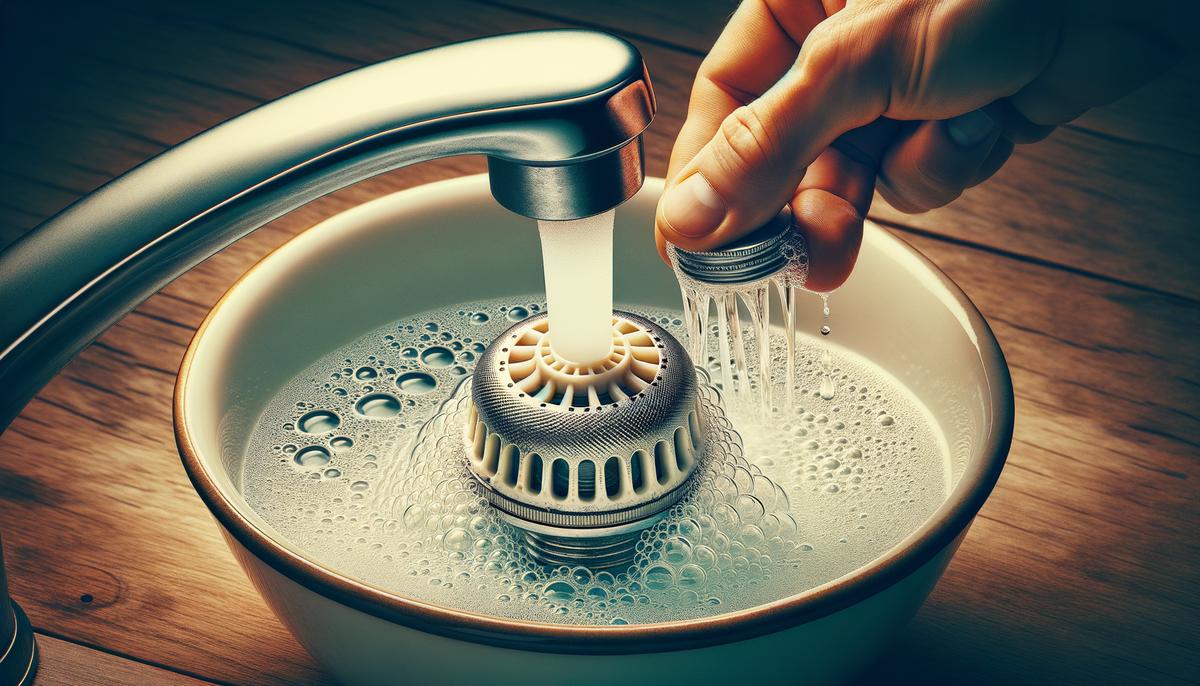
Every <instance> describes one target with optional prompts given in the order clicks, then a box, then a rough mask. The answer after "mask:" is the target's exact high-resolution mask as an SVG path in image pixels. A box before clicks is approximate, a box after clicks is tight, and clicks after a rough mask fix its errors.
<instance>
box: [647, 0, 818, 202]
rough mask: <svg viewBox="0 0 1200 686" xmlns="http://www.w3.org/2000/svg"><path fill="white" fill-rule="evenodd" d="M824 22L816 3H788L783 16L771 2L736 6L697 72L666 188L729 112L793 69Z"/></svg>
mask: <svg viewBox="0 0 1200 686" xmlns="http://www.w3.org/2000/svg"><path fill="white" fill-rule="evenodd" d="M826 17H827V13H826V11H825V8H824V7H823V6H822V4H821V2H820V1H819V0H802V1H801V2H796V3H792V4H791V5H790V6H789V7H788V9H787V11H786V12H784V11H777V10H776V9H775V8H774V7H773V5H772V3H771V2H769V0H745V2H743V3H742V4H741V5H739V6H738V8H737V11H736V12H734V14H733V16H732V17H731V18H730V20H729V23H728V24H727V25H726V26H725V29H724V30H722V31H721V35H720V36H719V37H718V38H717V42H716V43H715V44H714V45H713V47H712V50H710V51H709V53H708V56H707V57H705V58H704V62H702V63H701V64H700V69H699V71H698V72H697V73H696V82H695V84H693V86H692V95H691V98H690V99H689V101H688V116H687V120H686V121H685V122H684V123H683V127H682V128H681V129H680V131H679V136H678V137H677V138H676V139H675V147H674V148H673V149H672V150H671V162H670V165H669V167H668V171H667V183H668V185H670V184H671V183H672V182H673V181H674V177H675V175H676V174H677V173H678V171H679V170H680V169H681V168H682V167H683V166H684V165H686V164H687V163H688V161H690V160H691V159H692V158H693V157H695V155H696V153H697V152H699V150H700V148H702V147H704V144H705V143H707V142H708V141H709V140H710V139H711V138H712V137H713V136H714V135H715V134H716V133H717V130H718V129H719V128H720V126H721V122H722V121H724V119H725V118H726V117H727V116H729V114H730V113H731V112H733V111H734V110H736V109H737V108H738V107H741V106H742V105H746V104H748V103H750V102H751V101H753V100H755V99H756V98H758V97H759V96H761V95H762V94H763V93H765V92H767V89H769V88H770V87H771V86H773V85H775V82H776V81H778V80H779V79H780V78H781V77H782V76H783V75H784V74H786V73H787V71H788V70H789V69H791V67H792V66H793V64H794V63H795V61H796V57H797V56H798V55H799V54H800V45H801V44H802V43H803V42H804V39H805V38H806V37H807V36H808V34H809V32H810V31H812V28H813V27H814V26H816V25H817V24H819V23H821V21H823V20H824V19H825V18H826Z"/></svg>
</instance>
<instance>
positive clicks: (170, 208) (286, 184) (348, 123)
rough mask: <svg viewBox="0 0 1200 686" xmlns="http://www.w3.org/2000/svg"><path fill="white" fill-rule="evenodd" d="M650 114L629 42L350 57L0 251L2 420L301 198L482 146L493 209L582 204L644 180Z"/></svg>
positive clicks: (486, 42)
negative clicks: (114, 328)
mask: <svg viewBox="0 0 1200 686" xmlns="http://www.w3.org/2000/svg"><path fill="white" fill-rule="evenodd" d="M653 115H654V96H653V92H652V90H651V87H650V80H649V77H648V75H647V73H646V68H645V65H644V64H643V62H642V58H641V55H640V54H639V53H638V51H637V49H636V48H634V47H633V46H632V45H630V44H629V43H628V42H626V41H624V40H621V39H619V38H616V37H614V36H610V35H607V34H604V33H599V32H596V31H584V30H557V31H531V32H526V33H518V34H509V35H502V36H493V37H490V38H481V39H478V40H473V41H467V42H463V43H456V44H454V45H448V46H444V47H439V48H433V49H430V50H425V51H423V52H419V53H414V54H411V55H406V56H403V57H398V58H395V59H392V60H389V61H387V62H382V63H379V64H376V65H372V66H368V67H363V68H361V69H357V70H355V71H352V72H348V73H346V74H343V75H341V76H337V77H334V78H332V79H329V80H327V81H324V82H321V83H318V84H316V85H313V86H310V87H308V88H305V89H303V90H301V91H298V92H296V93H293V94H291V95H288V96H286V97H283V98H281V99H279V100H276V101H274V102H272V103H269V104H266V105H263V106H262V107H259V108H257V109H255V110H252V111H250V112H248V113H246V114H243V115H241V116H239V117H236V118H234V119H231V120H230V121H228V122H226V123H224V124H222V125H220V126H218V127H216V128H214V129H211V130H210V131H207V132H205V133H202V134H200V135H198V136H196V137H194V138H192V139H190V140H188V141H186V142H184V143H182V144H180V145H178V146H176V147H174V148H172V149H170V150H168V151H166V152H164V153H163V154H161V155H159V156H158V157H156V158H154V159H152V160H150V161H148V162H146V163H144V164H142V165H141V166H139V167H137V168H135V169H134V170H132V171H130V172H128V173H126V174H125V175H124V176H121V177H120V178H117V179H115V180H114V181H112V182H110V183H108V184H107V185H105V186H104V187H102V188H100V189H99V190H97V191H96V192H94V193H92V194H90V195H88V196H87V197H85V198H83V199H81V200H80V201H78V202H76V203H75V204H74V205H72V206H70V207H68V208H67V209H66V210H63V211H62V212H61V213H59V214H58V215H56V216H55V217H53V218H51V219H49V220H48V221H46V222H45V223H44V224H42V225H41V226H39V227H38V228H36V229H34V230H33V231H31V232H30V233H29V234H27V235H26V236H24V237H23V238H21V239H20V240H18V241H17V242H16V243H14V244H13V245H11V246H10V247H9V248H8V249H7V250H5V251H4V252H3V253H0V431H2V430H3V429H4V428H5V427H7V426H8V424H9V422H10V421H11V420H12V418H13V417H15V416H16V415H17V413H18V412H20V410H21V408H22V407H24V405H25V403H26V402H28V400H29V399H30V398H31V397H32V396H33V394H34V393H36V392H37V390H38V389H39V388H40V387H41V386H42V385H43V384H45V383H46V382H47V381H48V380H49V379H50V378H51V377H52V376H53V375H54V373H55V372H57V370H58V369H59V368H60V367H62V365H63V364H65V363H66V362H67V361H68V360H69V359H70V358H71V357H73V356H74V355H75V354H76V353H77V352H78V351H79V350H80V349H81V348H83V347H84V346H85V345H87V344H88V343H89V342H90V341H91V340H92V339H94V338H95V337H96V336H98V335H99V334H100V333H101V332H103V331H104V329H106V328H108V327H109V326H110V325H112V324H113V323H114V322H115V321H116V320H117V319H119V318H120V317H121V316H123V315H124V314H125V313H126V312H128V311H129V310H130V309H132V308H133V307H135V306H137V305H138V304H139V303H140V302H142V301H143V300H145V299H146V298H147V297H149V296H150V295H151V294H153V293H154V292H155V291H157V290H158V289H160V288H161V287H163V286H164V285H166V284H167V283H168V282H170V281H171V280H172V279H174V278H175V277H177V276H178V275H180V274H182V273H183V272H185V271H187V270H188V269H190V268H191V267H192V266H194V265H195V264H197V263H198V262H200V261H202V260H203V259H205V258H207V257H208V256H209V255H212V254H213V253H215V252H217V251H218V250H220V249H221V248H223V247H225V246H226V245H228V244H230V243H232V242H233V241H235V240H237V239H238V238H241V237H242V236H244V235H245V234H247V233H249V232H250V231H253V230H254V229H256V228H258V227H259V226H261V225H263V224H265V223H266V222H268V221H270V220H272V219H274V218H276V217H279V216H281V215H283V214H285V213H287V212H289V211H291V210H292V209H294V208H296V207H299V206H300V205H303V204H305V203H307V202H309V201H311V200H313V199H315V198H318V197H320V196H322V195H325V194H327V193H330V192H332V191H334V190H337V189H339V188H343V187H345V186H348V185H350V184H352V183H355V182H357V181H360V180H362V179H366V178H369V177H371V176H374V175H377V174H380V173H383V172H386V171H389V170H393V169H396V168H399V167H403V166H405V165H409V164H413V163H416V162H421V161H425V160H430V159H434V158H439V157H446V156H451V155H460V154H483V155H486V156H487V158H488V163H489V170H490V174H491V179H492V191H493V194H494V195H495V197H496V199H497V200H498V201H499V202H500V203H501V204H502V205H504V206H505V207H507V208H509V209H511V210H513V211H515V212H518V213H521V214H524V215H526V216H529V217H535V218H540V219H572V218H578V217H584V216H588V215H591V214H597V213H599V212H603V211H605V210H608V209H610V208H612V207H615V206H616V205H618V204H620V203H621V202H623V201H625V200H626V199H628V198H629V197H630V196H631V195H633V193H635V192H636V191H637V190H638V188H640V187H641V184H642V178H643V161H642V147H641V134H642V132H643V131H644V130H645V128H646V127H647V126H648V125H649V123H650V121H651V119H652V117H653Z"/></svg>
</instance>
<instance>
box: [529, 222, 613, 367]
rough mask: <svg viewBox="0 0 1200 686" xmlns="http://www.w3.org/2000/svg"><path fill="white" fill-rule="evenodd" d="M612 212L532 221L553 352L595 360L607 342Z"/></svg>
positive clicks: (606, 350)
mask: <svg viewBox="0 0 1200 686" xmlns="http://www.w3.org/2000/svg"><path fill="white" fill-rule="evenodd" d="M613 216H614V211H613V210H609V211H608V212H604V213H601V214H597V215H595V216H593V217H585V218H583V219H575V220H570V221H542V220H539V221H538V233H539V234H540V236H541V239H542V268H543V270H544V272H545V277H546V307H547V312H548V314H549V316H550V335H551V346H552V347H553V348H554V352H555V354H557V355H558V356H559V357H562V358H563V359H566V360H570V361H571V362H576V363H579V364H589V363H592V362H595V361H597V360H599V359H601V358H603V357H605V356H606V355H608V353H609V350H610V348H611V346H612V309H613V295H612V293H613V286H612V284H613Z"/></svg>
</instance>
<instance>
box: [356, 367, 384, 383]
mask: <svg viewBox="0 0 1200 686" xmlns="http://www.w3.org/2000/svg"><path fill="white" fill-rule="evenodd" d="M377 376H379V372H378V371H376V370H375V368H374V367H359V368H358V369H357V370H356V371H355V372H354V378H356V379H358V380H359V381H370V380H371V379H374V378H375V377H377Z"/></svg>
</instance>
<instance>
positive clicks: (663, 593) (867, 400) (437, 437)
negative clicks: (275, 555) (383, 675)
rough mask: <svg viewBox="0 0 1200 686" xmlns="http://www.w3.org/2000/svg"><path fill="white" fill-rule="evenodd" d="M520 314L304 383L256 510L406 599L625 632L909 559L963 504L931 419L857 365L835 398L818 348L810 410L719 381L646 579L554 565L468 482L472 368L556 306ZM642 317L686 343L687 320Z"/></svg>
mask: <svg viewBox="0 0 1200 686" xmlns="http://www.w3.org/2000/svg"><path fill="white" fill-rule="evenodd" d="M518 302H519V303H520V304H515V303H514V302H513V301H512V300H507V301H503V302H501V301H490V302H480V303H470V304H463V305H458V306H454V307H452V308H448V309H446V310H440V311H436V312H430V313H425V314H422V315H420V316H418V317H416V318H413V319H409V320H405V321H401V322H397V323H395V324H391V325H388V326H387V327H384V328H382V329H380V330H378V331H375V332H372V333H371V334H369V335H367V336H365V337H363V338H362V339H360V340H359V341H356V342H355V343H353V344H351V345H349V346H346V347H345V348H343V349H340V350H338V351H335V352H333V353H331V354H329V355H327V356H326V357H324V358H322V359H321V360H319V361H317V362H316V363H315V364H314V365H312V366H311V367H310V368H309V369H308V370H306V371H305V372H304V373H302V374H300V375H298V376H297V377H296V378H295V379H293V380H292V381H291V382H289V383H288V384H287V385H285V386H284V387H283V388H282V389H280V391H279V392H278V394H277V395H276V396H275V398H274V399H273V400H272V401H271V403H269V405H268V407H267V408H266V410H265V411H264V413H263V415H262V417H261V418H260V421H259V423H258V425H257V428H256V430H255V431H254V433H253V435H252V436H251V440H250V442H249V446H248V448H247V453H246V460H245V464H244V470H243V480H242V483H243V491H244V493H245V495H246V498H247V500H248V501H249V502H250V504H251V506H252V507H254V508H255V510H256V511H258V512H259V513H260V514H261V515H262V516H263V517H264V519H266V520H267V521H268V522H269V523H270V524H271V525H272V526H273V527H275V528H276V529H277V531H278V532H279V534H280V535H281V536H283V537H285V538H287V539H288V540H289V541H290V542H292V543H293V544H295V545H297V546H298V547H300V548H301V549H303V550H305V551H306V552H307V553H308V554H310V555H311V556H312V557H313V558H314V559H316V560H318V561H320V562H321V563H322V564H325V565H327V566H329V567H331V568H334V569H336V570H338V571H339V572H341V573H343V574H348V575H350V576H353V577H356V578H359V579H362V580H364V581H366V582H368V583H370V584H372V585H375V586H377V587H379V588H382V589H386V590H388V591H391V592H393V593H397V594H400V595H403V596H406V597H411V598H416V599H419V600H422V601H425V602H432V603H436V604H441V605H445V606H450V607H454V608H457V609H460V610H466V611H471V612H481V613H486V614H491V615H496V616H505V617H512V618H517V619H530V620H537V621H551V622H559V623H570V624H613V625H620V624H645V623H653V622H661V621H668V620H678V619H690V618H696V617H703V616H709V615H713V614H719V613H722V612H728V611H735V610H739V609H745V608H749V607H753V606H756V605H759V604H762V603H765V602H771V601H774V600H778V599H780V598H783V597H786V596H790V595H793V594H795V593H799V592H802V591H804V590H807V589H809V588H813V587H815V586H817V585H820V584H823V583H826V582H828V581H830V580H832V579H834V578H837V577H838V576H841V575H843V574H846V573H848V572H851V571H853V570H854V569H855V568H857V567H860V566H862V565H863V564H866V563H868V562H870V561H871V560H872V559H875V558H876V557H878V556H879V555H880V554H881V553H883V552H885V551H886V550H887V549H888V548H890V547H891V546H892V545H895V543H897V542H898V541H899V540H901V539H902V538H903V537H904V536H905V535H907V534H908V533H910V532H911V531H912V530H914V529H915V528H916V527H917V526H918V525H919V524H920V523H921V522H922V521H924V520H925V518H926V517H928V515H929V513H930V512H932V510H933V509H934V508H935V507H936V506H937V505H938V504H940V502H941V501H942V499H943V498H944V496H945V493H946V489H947V487H948V484H947V483H946V481H947V479H946V475H945V471H946V467H945V458H944V455H945V447H944V441H942V440H941V437H940V435H939V434H938V433H937V432H936V430H935V427H934V425H933V423H932V421H931V419H930V418H929V417H928V413H927V412H925V411H924V409H923V408H922V407H921V406H920V405H919V404H918V403H917V402H916V400H915V399H914V398H913V397H912V396H911V395H910V394H909V393H908V392H907V391H906V390H905V389H904V388H903V387H901V386H899V385H898V384H897V382H896V381H895V380H893V379H891V378H890V377H888V376H887V375H886V374H884V373H883V372H882V371H881V370H878V369H877V368H875V367H873V366H872V365H870V364H869V363H867V362H866V361H865V360H861V359H859V358H855V357H854V356H853V355H851V354H849V353H847V352H844V351H837V353H838V354H837V355H835V356H834V359H833V363H832V366H831V373H832V374H833V376H834V377H835V378H836V379H837V382H838V389H839V390H838V394H837V396H836V399H835V400H832V401H831V400H828V399H826V398H823V397H822V395H821V392H820V389H819V381H820V379H821V376H822V373H823V369H824V365H823V364H822V360H821V356H822V354H821V351H823V350H825V349H826V346H825V345H824V343H825V342H824V341H818V340H816V339H812V338H808V339H806V341H805V343H806V344H805V345H803V346H801V352H800V357H799V365H798V366H799V375H798V377H797V378H798V380H797V387H798V388H799V389H800V391H799V393H798V397H797V402H796V403H795V405H794V406H792V407H790V408H780V407H776V408H773V409H771V410H769V412H768V413H766V414H764V412H763V410H762V408H760V407H758V406H754V407H750V406H743V405H741V404H739V403H738V402H737V401H736V400H734V399H732V398H722V395H721V393H722V392H721V391H720V389H719V388H718V387H717V385H716V384H712V383H710V382H707V381H706V383H704V384H701V388H702V392H701V396H702V405H703V409H704V413H705V416H706V417H707V418H708V420H709V421H707V422H706V423H705V427H706V428H705V431H706V432H707V434H708V435H707V441H706V442H707V446H708V447H707V449H706V453H705V457H704V461H703V462H702V465H701V467H700V471H699V472H698V474H697V477H696V479H694V481H693V484H692V485H690V486H688V488H689V489H690V490H689V491H688V493H687V494H686V495H685V497H684V498H683V499H682V500H681V501H680V502H679V503H678V504H676V505H675V506H674V507H673V508H671V509H670V510H669V511H668V512H667V513H666V515H665V516H664V517H663V518H662V519H661V520H659V521H658V522H657V523H655V524H654V525H652V526H651V527H649V528H648V529H646V530H645V531H643V532H642V533H641V537H640V539H639V541H638V543H637V551H636V557H635V559H634V561H633V563H632V564H631V565H630V566H629V567H628V568H626V569H616V570H611V571H593V570H589V569H587V568H586V567H559V568H547V567H543V566H541V565H539V564H538V563H536V562H535V561H534V560H533V559H532V558H531V556H530V555H529V554H528V552H527V551H526V549H525V544H524V541H523V535H522V533H521V532H520V531H519V530H518V529H516V528H515V527H513V526H512V525H511V524H509V523H507V522H506V521H505V520H503V519H502V518H501V517H500V516H499V514H498V513H497V512H496V511H495V510H494V509H493V508H491V507H490V506H489V505H488V503H487V502H486V501H485V500H484V499H483V498H482V497H481V496H480V494H479V493H478V491H477V490H476V489H477V485H476V483H475V482H474V480H473V479H472V478H470V476H469V474H468V473H467V471H466V469H465V456H464V451H465V450H466V446H465V443H464V442H463V428H464V427H463V423H464V417H463V408H464V405H463V404H464V401H465V398H466V397H467V393H468V392H469V384H470V380H469V374H470V371H471V370H472V369H473V367H474V363H475V361H476V360H477V359H478V356H479V354H480V353H482V351H483V350H484V347H485V345H486V343H487V342H488V341H490V340H491V339H492V338H494V337H495V336H496V335H498V334H499V333H500V332H502V331H503V330H504V329H505V328H507V327H508V326H510V325H511V324H512V322H513V321H519V320H521V319H523V318H525V317H527V316H530V315H531V314H533V313H535V312H537V311H539V310H540V309H542V308H543V307H544V305H542V304H541V303H538V302H536V301H535V300H534V299H532V298H530V299H527V300H526V299H522V300H520V301H518ZM636 309H638V310H641V311H642V312H643V313H644V314H645V315H646V316H647V317H648V318H649V319H651V320H652V321H655V322H656V323H659V324H660V325H662V326H663V327H664V328H666V329H668V330H669V331H671V332H672V333H675V334H676V335H681V329H682V327H683V318H682V316H681V313H679V312H671V311H667V310H658V309H652V310H650V311H648V312H647V311H646V308H636ZM447 356H449V357H450V359H449V360H447ZM706 362H707V363H708V364H707V365H706V366H708V367H709V368H712V366H713V364H712V362H713V361H712V360H711V359H710V360H707V361H706ZM772 365H773V367H775V368H780V366H781V365H780V364H779V360H777V359H773V360H772ZM364 369H369V370H371V371H370V372H364V371H363V370H364ZM699 373H700V374H701V376H702V378H703V379H705V380H707V378H708V377H707V374H706V373H705V372H699ZM781 378H782V377H781V375H780V374H776V378H775V381H776V382H779V381H780V380H781ZM360 408H361V409H360ZM723 408H724V409H723ZM726 413H728V414H726ZM306 418H307V420H306ZM735 426H736V428H737V430H736V431H735V430H734V427H735Z"/></svg>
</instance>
